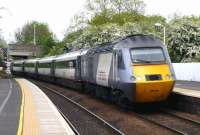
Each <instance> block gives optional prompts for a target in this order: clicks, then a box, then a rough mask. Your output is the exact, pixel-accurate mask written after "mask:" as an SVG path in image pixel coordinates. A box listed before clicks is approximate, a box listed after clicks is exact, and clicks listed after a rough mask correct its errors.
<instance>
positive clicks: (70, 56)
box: [54, 49, 88, 61]
mask: <svg viewBox="0 0 200 135" xmlns="http://www.w3.org/2000/svg"><path fill="white" fill-rule="evenodd" d="M87 51H88V50H87V49H84V50H79V51H74V52H69V53H66V54H62V55H59V56H57V57H55V58H54V60H55V61H68V60H75V59H77V57H78V56H82V55H84V54H86V53H87Z"/></svg>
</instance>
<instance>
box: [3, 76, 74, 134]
mask: <svg viewBox="0 0 200 135" xmlns="http://www.w3.org/2000/svg"><path fill="white" fill-rule="evenodd" d="M0 133H1V134H3V135H12V134H13V135H14V134H17V135H40V134H41V135H52V134H56V135H74V134H75V133H74V131H73V129H72V128H71V127H70V125H69V124H68V123H67V122H66V121H65V119H64V118H63V117H62V115H61V114H60V113H59V111H58V110H57V108H56V107H55V105H54V104H53V103H52V102H51V101H50V99H49V98H48V97H47V96H46V95H45V94H44V93H43V92H42V91H41V90H40V89H39V88H38V87H37V86H35V85H34V84H32V83H31V82H29V81H27V80H25V79H15V80H13V79H0Z"/></svg>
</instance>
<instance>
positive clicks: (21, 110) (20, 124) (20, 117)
mask: <svg viewBox="0 0 200 135" xmlns="http://www.w3.org/2000/svg"><path fill="white" fill-rule="evenodd" d="M15 80H16V79H15ZM16 81H17V80H16ZM18 84H19V83H18ZM19 86H20V88H21V85H19ZM21 92H22V100H21V106H20V116H19V124H18V130H17V135H22V133H23V131H22V130H23V117H24V91H23V89H22V88H21Z"/></svg>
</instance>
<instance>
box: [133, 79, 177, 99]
mask: <svg viewBox="0 0 200 135" xmlns="http://www.w3.org/2000/svg"><path fill="white" fill-rule="evenodd" d="M173 85H174V83H173V81H156V82H138V83H136V99H135V100H136V102H158V101H164V100H166V99H167V97H168V96H169V93H170V92H171V90H172V88H173Z"/></svg>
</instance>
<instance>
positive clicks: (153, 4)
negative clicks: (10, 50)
mask: <svg viewBox="0 0 200 135" xmlns="http://www.w3.org/2000/svg"><path fill="white" fill-rule="evenodd" d="M85 1H86V0H0V7H2V6H3V7H6V8H8V9H9V10H10V12H8V11H2V10H1V11H0V15H2V16H3V18H2V19H0V29H2V31H1V33H2V35H3V36H4V38H5V39H6V40H7V41H13V40H14V32H15V31H16V30H17V28H20V27H22V26H23V25H24V24H25V23H26V22H28V21H32V20H36V21H39V22H45V23H48V24H49V26H50V29H51V30H52V31H53V32H54V33H55V34H56V36H57V38H58V39H60V40H61V39H62V38H63V35H64V31H65V30H66V28H67V27H68V26H69V24H70V21H71V18H72V17H73V16H74V14H76V13H77V12H79V11H80V10H81V9H83V6H84V3H85ZM144 2H145V3H146V10H145V11H146V12H145V13H146V14H150V15H151V14H159V15H163V16H165V17H170V16H172V15H173V14H174V13H175V12H176V13H178V14H181V15H191V14H194V15H200V8H199V5H200V1H199V0H144Z"/></svg>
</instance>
